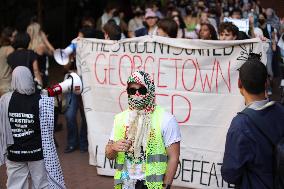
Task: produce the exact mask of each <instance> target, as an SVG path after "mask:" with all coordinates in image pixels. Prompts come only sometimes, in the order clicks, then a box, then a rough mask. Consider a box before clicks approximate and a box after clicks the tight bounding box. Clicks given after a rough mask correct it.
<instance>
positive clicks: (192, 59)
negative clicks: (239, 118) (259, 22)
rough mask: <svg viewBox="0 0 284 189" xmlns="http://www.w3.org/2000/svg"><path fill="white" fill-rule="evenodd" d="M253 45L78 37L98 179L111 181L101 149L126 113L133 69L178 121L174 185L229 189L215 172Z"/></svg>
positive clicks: (259, 47) (258, 48) (257, 46)
mask: <svg viewBox="0 0 284 189" xmlns="http://www.w3.org/2000/svg"><path fill="white" fill-rule="evenodd" d="M264 47H265V45H264V43H262V42H261V41H260V40H258V39H251V40H245V41H227V42H224V41H202V40H187V39H170V38H163V37H158V36H152V37H150V36H144V37H140V38H134V39H125V40H121V41H108V40H98V39H81V40H79V42H78V45H77V67H78V70H79V73H80V74H81V75H82V79H83V85H84V91H83V93H82V96H83V101H84V108H85V113H86V118H87V123H88V140H89V153H90V159H89V163H90V164H91V165H95V166H96V167H97V172H98V174H100V175H113V174H114V169H113V168H114V162H113V161H109V160H108V159H107V158H106V157H105V146H106V144H107V142H108V139H109V137H110V133H111V130H112V127H113V119H114V115H115V114H117V113H119V112H121V111H123V110H124V109H126V108H127V94H126V82H127V78H128V76H129V75H130V74H131V73H132V72H134V71H135V70H144V71H146V72H148V73H150V74H151V76H152V77H153V79H154V82H155V85H156V101H157V104H159V105H161V106H162V107H164V108H165V109H166V110H167V111H169V112H171V113H173V114H174V115H175V117H176V119H177V121H178V123H179V126H180V129H181V133H182V141H181V156H180V163H179V166H178V170H177V172H176V176H175V180H174V185H177V186H184V187H191V188H210V189H213V188H231V187H232V186H230V185H228V184H227V183H226V182H224V181H223V180H222V177H221V174H220V168H221V165H222V158H223V153H224V145H225V137H226V133H227V129H228V127H229V125H230V122H231V120H232V118H233V117H234V116H235V115H236V113H237V112H238V111H240V110H241V109H242V108H243V107H244V100H243V98H242V97H241V96H240V94H239V90H238V87H237V79H238V71H237V69H238V68H239V67H240V66H241V64H242V63H243V62H244V61H245V60H246V59H247V57H248V54H249V53H250V52H254V53H262V59H263V62H265V59H266V54H265V48H264Z"/></svg>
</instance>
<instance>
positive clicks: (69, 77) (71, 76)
mask: <svg viewBox="0 0 284 189" xmlns="http://www.w3.org/2000/svg"><path fill="white" fill-rule="evenodd" d="M70 77H71V81H72V82H71V92H72V93H73V77H72V76H71V75H68V77H67V79H68V78H70Z"/></svg>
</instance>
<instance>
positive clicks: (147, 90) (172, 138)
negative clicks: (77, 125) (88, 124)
mask: <svg viewBox="0 0 284 189" xmlns="http://www.w3.org/2000/svg"><path fill="white" fill-rule="evenodd" d="M127 94H128V105H129V108H128V109H127V110H125V111H123V112H122V113H120V114H117V115H116V116H115V120H114V127H113V130H112V133H111V136H110V140H109V143H108V145H107V146H106V156H107V157H108V158H109V159H116V173H115V176H114V180H115V181H114V182H115V188H121V189H140V188H141V189H161V188H167V189H169V188H170V186H171V184H172V181H173V178H174V175H175V172H176V169H177V165H178V161H179V153H180V140H181V134H180V130H179V127H178V124H177V122H176V120H175V118H174V116H173V115H172V114H170V113H167V112H166V111H165V110H164V109H163V108H162V107H160V106H158V105H156V103H155V85H154V82H153V80H152V79H151V77H150V75H149V74H148V73H145V72H143V71H136V72H134V73H133V74H132V75H131V76H130V77H129V78H128V81H127Z"/></svg>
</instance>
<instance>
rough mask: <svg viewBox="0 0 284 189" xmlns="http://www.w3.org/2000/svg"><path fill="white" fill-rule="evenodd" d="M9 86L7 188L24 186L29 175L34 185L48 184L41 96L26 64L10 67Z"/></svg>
mask: <svg viewBox="0 0 284 189" xmlns="http://www.w3.org/2000/svg"><path fill="white" fill-rule="evenodd" d="M11 88H12V90H13V92H12V93H11V96H10V100H9V101H8V102H9V105H8V108H7V110H8V112H7V116H8V117H7V118H6V119H7V120H8V123H7V124H9V125H10V127H11V134H12V136H13V140H14V144H12V145H10V146H8V148H7V161H6V167H7V175H8V180H7V188H8V189H17V188H23V189H27V188H28V186H29V183H28V181H29V177H31V181H32V185H33V187H34V188H41V189H42V188H49V182H48V180H47V171H46V167H45V162H44V160H43V158H44V156H43V147H42V138H41V136H42V135H41V127H40V125H41V123H40V115H39V112H40V105H39V104H40V102H39V101H40V99H41V96H40V94H38V93H36V92H35V85H34V81H33V76H32V74H31V72H30V71H29V69H28V68H27V67H25V66H17V67H16V68H15V69H14V71H13V73H12V82H11ZM7 95H8V94H7ZM1 102H3V101H1ZM7 110H4V111H7Z"/></svg>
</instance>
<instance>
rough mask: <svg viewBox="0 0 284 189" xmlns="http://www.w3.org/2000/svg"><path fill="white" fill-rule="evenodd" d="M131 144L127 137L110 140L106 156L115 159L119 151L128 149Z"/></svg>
mask: <svg viewBox="0 0 284 189" xmlns="http://www.w3.org/2000/svg"><path fill="white" fill-rule="evenodd" d="M130 144H131V142H130V141H128V140H125V139H121V140H118V141H117V142H114V141H113V140H109V142H108V144H107V145H106V149H105V154H106V157H107V158H108V159H110V160H113V159H115V158H116V155H117V153H118V152H126V151H128V149H129V148H130Z"/></svg>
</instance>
